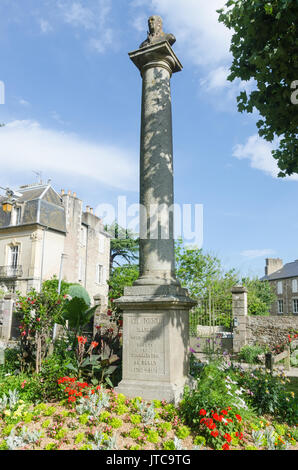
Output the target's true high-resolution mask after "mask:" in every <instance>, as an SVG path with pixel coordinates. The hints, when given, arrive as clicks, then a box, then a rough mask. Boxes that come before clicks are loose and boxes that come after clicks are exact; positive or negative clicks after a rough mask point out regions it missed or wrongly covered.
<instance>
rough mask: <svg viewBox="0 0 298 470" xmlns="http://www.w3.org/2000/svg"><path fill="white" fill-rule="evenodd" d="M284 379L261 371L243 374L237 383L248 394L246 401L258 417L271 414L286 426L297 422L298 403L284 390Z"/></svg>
mask: <svg viewBox="0 0 298 470" xmlns="http://www.w3.org/2000/svg"><path fill="white" fill-rule="evenodd" d="M286 380H287V379H286V377H284V376H279V375H272V374H271V373H270V372H267V371H264V370H262V369H258V370H254V371H253V373H252V372H250V371H246V372H243V373H242V375H241V376H240V378H239V383H240V385H242V386H243V387H244V388H245V389H246V390H248V391H249V393H248V394H247V396H246V401H248V402H249V403H250V404H251V405H252V406H253V407H254V408H255V409H256V411H257V413H258V414H259V415H264V414H268V413H269V414H272V415H274V416H275V418H276V419H279V420H283V421H284V422H286V423H288V424H296V423H297V421H298V401H297V399H295V397H294V396H292V394H291V393H290V392H288V391H287V389H286Z"/></svg>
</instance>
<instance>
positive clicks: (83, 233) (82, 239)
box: [80, 227, 87, 246]
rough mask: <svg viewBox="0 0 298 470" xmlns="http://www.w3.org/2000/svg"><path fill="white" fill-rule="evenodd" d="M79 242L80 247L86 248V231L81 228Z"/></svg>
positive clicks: (84, 228)
mask: <svg viewBox="0 0 298 470" xmlns="http://www.w3.org/2000/svg"><path fill="white" fill-rule="evenodd" d="M80 242H81V245H82V246H86V243H87V229H86V227H81V232H80Z"/></svg>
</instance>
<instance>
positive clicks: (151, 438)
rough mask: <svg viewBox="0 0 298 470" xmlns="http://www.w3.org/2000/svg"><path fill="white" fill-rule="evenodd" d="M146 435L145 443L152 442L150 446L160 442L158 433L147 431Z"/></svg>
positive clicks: (151, 430)
mask: <svg viewBox="0 0 298 470" xmlns="http://www.w3.org/2000/svg"><path fill="white" fill-rule="evenodd" d="M146 435H147V441H148V442H152V444H157V443H158V442H159V440H160V437H159V435H158V432H157V431H155V429H149V430H148V431H147V432H146Z"/></svg>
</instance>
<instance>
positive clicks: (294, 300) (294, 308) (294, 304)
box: [293, 299, 298, 314]
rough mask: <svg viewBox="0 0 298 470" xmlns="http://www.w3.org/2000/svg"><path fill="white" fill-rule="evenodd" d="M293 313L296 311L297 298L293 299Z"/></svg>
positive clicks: (297, 310) (297, 311) (297, 307)
mask: <svg viewBox="0 0 298 470" xmlns="http://www.w3.org/2000/svg"><path fill="white" fill-rule="evenodd" d="M293 313H296V314H297V313H298V299H293Z"/></svg>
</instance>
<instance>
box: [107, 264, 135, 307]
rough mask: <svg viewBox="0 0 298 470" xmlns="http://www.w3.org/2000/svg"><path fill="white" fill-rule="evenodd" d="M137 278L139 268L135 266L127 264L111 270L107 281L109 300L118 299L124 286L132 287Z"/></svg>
mask: <svg viewBox="0 0 298 470" xmlns="http://www.w3.org/2000/svg"><path fill="white" fill-rule="evenodd" d="M138 277H139V266H138V265H137V264H127V265H123V266H118V267H116V268H114V269H113V271H112V274H111V276H110V279H109V281H108V284H109V287H110V290H109V298H110V299H113V300H114V299H118V298H119V297H121V296H122V295H123V291H124V287H125V286H132V285H133V283H134V281H136V280H137V279H138Z"/></svg>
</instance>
